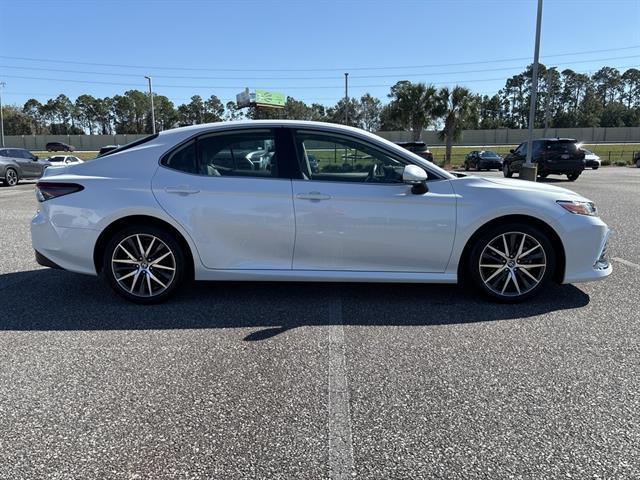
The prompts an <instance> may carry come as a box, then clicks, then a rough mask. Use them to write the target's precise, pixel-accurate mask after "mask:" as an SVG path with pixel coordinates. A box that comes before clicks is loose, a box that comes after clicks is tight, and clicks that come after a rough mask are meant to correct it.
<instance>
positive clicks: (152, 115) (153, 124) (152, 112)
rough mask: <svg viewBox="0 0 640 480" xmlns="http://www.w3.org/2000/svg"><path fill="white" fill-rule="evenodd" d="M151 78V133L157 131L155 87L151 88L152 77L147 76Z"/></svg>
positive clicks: (148, 78)
mask: <svg viewBox="0 0 640 480" xmlns="http://www.w3.org/2000/svg"><path fill="white" fill-rule="evenodd" d="M144 78H146V79H147V80H149V97H151V133H156V112H155V110H154V108H153V89H152V88H151V77H147V76H146V75H145V77H144Z"/></svg>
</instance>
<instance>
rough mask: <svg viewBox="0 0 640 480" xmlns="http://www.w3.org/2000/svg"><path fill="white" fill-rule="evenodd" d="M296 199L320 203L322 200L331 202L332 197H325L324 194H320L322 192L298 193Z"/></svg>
mask: <svg viewBox="0 0 640 480" xmlns="http://www.w3.org/2000/svg"><path fill="white" fill-rule="evenodd" d="M296 198H299V199H300V200H312V201H316V202H319V201H320V200H329V199H330V198H331V195H325V194H324V193H320V192H309V193H298V194H297V195H296Z"/></svg>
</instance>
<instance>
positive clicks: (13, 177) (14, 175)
mask: <svg viewBox="0 0 640 480" xmlns="http://www.w3.org/2000/svg"><path fill="white" fill-rule="evenodd" d="M19 181H20V176H19V175H18V171H17V170H16V169H15V168H11V167H9V168H7V169H6V170H5V172H4V180H3V181H2V183H4V184H5V186H7V187H15V186H16V185H17V184H18V182H19Z"/></svg>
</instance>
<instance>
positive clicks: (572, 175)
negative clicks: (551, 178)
mask: <svg viewBox="0 0 640 480" xmlns="http://www.w3.org/2000/svg"><path fill="white" fill-rule="evenodd" d="M579 176H580V172H572V173H568V174H567V179H568V180H569V181H570V182H575V181H576V180H577V179H578V177H579Z"/></svg>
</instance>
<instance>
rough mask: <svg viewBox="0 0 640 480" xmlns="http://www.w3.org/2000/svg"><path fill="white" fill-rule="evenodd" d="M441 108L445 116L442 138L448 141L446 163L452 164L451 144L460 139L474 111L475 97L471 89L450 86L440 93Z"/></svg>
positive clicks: (442, 89)
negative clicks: (463, 127)
mask: <svg viewBox="0 0 640 480" xmlns="http://www.w3.org/2000/svg"><path fill="white" fill-rule="evenodd" d="M438 97H439V101H440V105H439V109H438V110H440V111H439V112H438V113H440V112H442V113H441V114H442V116H444V128H443V129H442V131H441V132H440V138H444V139H445V141H446V147H447V149H446V158H445V165H451V146H452V144H453V141H454V140H456V139H458V137H459V136H460V132H461V131H462V125H463V124H464V122H465V121H466V120H467V119H468V118H469V117H470V116H471V114H472V112H473V105H474V102H473V100H474V97H473V96H472V95H471V92H470V91H469V89H467V88H465V87H460V86H458V85H456V87H455V88H454V89H453V90H449V88H448V87H444V88H441V89H440V92H439V93H438Z"/></svg>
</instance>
